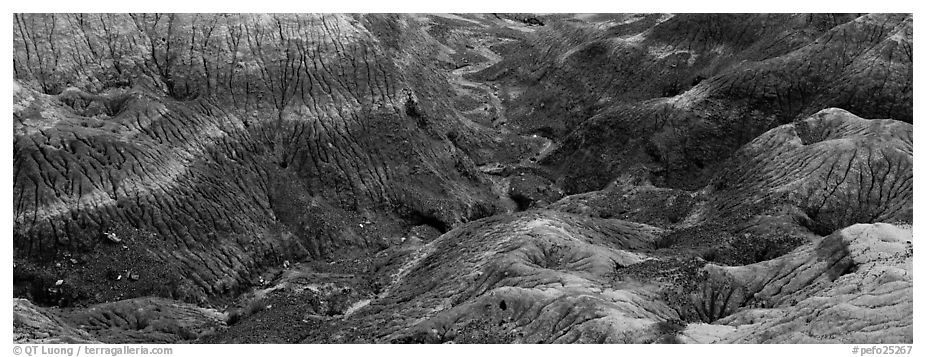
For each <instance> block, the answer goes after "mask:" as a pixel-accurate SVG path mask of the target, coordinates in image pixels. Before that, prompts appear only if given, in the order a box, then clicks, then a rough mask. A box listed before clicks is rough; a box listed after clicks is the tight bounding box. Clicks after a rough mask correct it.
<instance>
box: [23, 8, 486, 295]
mask: <svg viewBox="0 0 926 357" xmlns="http://www.w3.org/2000/svg"><path fill="white" fill-rule="evenodd" d="M42 21H45V22H48V21H54V22H55V23H56V24H57V25H58V27H57V30H48V29H45V30H46V31H49V32H47V33H45V35H48V36H51V38H52V39H54V40H55V43H57V44H59V45H60V46H57V47H56V46H51V47H50V48H46V47H41V46H48V44H40V40H39V39H37V37H36V36H37V35H36V33H35V32H34V31H39V30H42V28H41V27H38V28H36V27H31V28H30V24H31V25H32V26H38V25H36V23H42ZM17 23H18V24H21V25H22V26H23V27H22V28H19V27H18V28H17V29H18V30H17V31H15V34H16V37H17V41H16V45H17V46H15V48H14V49H15V50H16V51H15V54H16V59H17V76H18V78H20V83H21V85H22V86H21V87H20V89H19V90H17V92H16V93H14V103H16V108H15V109H14V132H15V133H16V137H15V139H14V202H15V203H14V208H15V209H14V211H15V215H16V216H15V217H16V218H15V226H14V241H13V245H14V250H15V252H16V259H17V262H19V265H18V268H17V269H16V272H17V274H16V275H17V277H22V279H17V281H22V282H23V286H24V287H25V288H26V290H29V291H31V292H30V294H31V295H32V296H33V298H36V299H40V300H43V301H46V302H52V303H61V302H67V301H70V300H85V299H90V300H91V301H108V300H111V299H113V298H118V297H131V296H143V295H148V294H155V293H156V294H158V295H165V296H175V297H178V298H183V299H194V300H202V299H205V298H206V297H209V296H215V295H222V294H226V293H229V292H234V291H235V290H236V289H238V288H239V287H242V286H247V285H250V284H251V283H252V281H253V279H256V274H257V273H259V272H260V270H261V269H262V268H263V267H267V266H269V265H277V264H281V263H282V262H283V261H284V260H286V259H300V258H302V257H316V258H319V257H329V256H333V255H337V254H344V253H350V254H355V253H357V252H362V251H363V249H366V248H370V249H374V250H375V249H381V248H384V247H386V246H388V245H389V242H388V241H387V240H384V238H388V237H390V236H391V237H395V238H396V239H397V238H398V236H400V235H402V234H404V233H405V232H406V231H407V230H408V229H409V228H410V227H412V226H415V225H430V226H433V227H435V228H436V229H438V230H441V231H445V230H447V229H449V228H451V227H453V226H455V225H457V224H459V223H461V222H464V221H466V220H469V219H473V218H478V217H482V216H486V215H488V214H491V213H492V212H493V211H494V209H495V208H494V203H493V202H492V195H491V193H490V189H491V187H490V186H489V183H488V182H487V181H485V180H484V179H482V178H480V177H478V176H477V175H476V169H475V167H474V165H473V163H472V161H471V160H470V159H469V158H468V156H467V155H465V154H463V153H462V152H461V151H460V150H459V149H458V148H457V147H456V146H454V145H453V143H451V142H450V141H449V140H448V139H447V137H446V135H445V133H446V132H447V131H449V130H451V129H452V128H454V127H456V126H460V125H461V124H460V122H459V121H458V120H457V119H456V115H455V114H454V112H453V111H452V110H451V108H448V107H446V106H445V105H443V104H442V103H447V102H449V100H448V99H445V97H443V96H442V93H440V92H435V91H436V90H437V89H436V88H440V87H441V85H440V84H439V82H440V81H441V80H443V77H442V76H440V75H439V74H438V72H436V71H435V70H434V69H432V68H430V67H428V66H427V65H426V64H424V63H423V61H421V60H417V61H412V62H409V59H410V58H414V56H411V55H410V53H413V52H414V51H421V52H423V53H428V51H430V48H429V47H428V44H427V43H419V44H417V45H416V46H410V47H403V46H405V45H407V44H409V43H412V44H414V41H413V40H414V38H415V36H421V35H415V34H416V33H419V32H420V29H418V28H417V27H416V26H417V23H416V22H414V21H408V20H407V19H406V18H405V17H402V16H354V15H325V16H313V15H273V16H270V15H235V16H221V15H209V16H201V15H154V16H151V15H138V16H136V15H132V16H130V15H112V16H109V15H105V16H100V17H99V18H86V17H84V16H82V15H39V14H37V15H17ZM30 30H31V31H33V32H30ZM72 36H77V38H78V39H80V40H83V41H78V42H76V43H74V44H71V43H70V42H69V41H68V39H69V38H71V37H72ZM405 41H408V43H406V42H405ZM53 44H54V43H53ZM130 44H138V45H139V47H137V48H126V47H125V46H130ZM142 44H144V45H145V46H143V45H142ZM180 44H184V45H182V46H181V45H180ZM147 45H150V46H147ZM107 46H121V47H120V48H122V49H123V50H124V51H126V52H128V53H131V54H132V56H129V57H125V58H122V57H120V56H119V53H116V54H113V55H112V56H113V57H112V58H109V57H107V56H105V55H102V54H101V56H102V58H101V59H102V60H101V61H98V62H85V61H89V59H87V58H84V57H82V56H83V55H84V54H85V52H96V51H101V50H102V49H105V48H107ZM33 52H40V53H39V54H38V55H36V53H33ZM41 58H46V59H47V58H55V60H56V61H58V62H59V63H58V66H57V67H56V68H55V69H53V71H54V73H55V76H56V77H55V80H54V81H52V79H49V78H47V76H45V74H44V73H42V72H39V70H41V69H43V68H45V67H42V65H40V64H39V63H35V62H37V61H40V60H41ZM129 60H134V61H135V62H132V63H127V62H126V61H129ZM120 61H121V62H120ZM43 63H44V62H43ZM32 64H34V66H29V65H32ZM45 69H48V68H45ZM49 70H52V69H49ZM88 71H89V73H90V74H91V77H90V78H91V82H87V83H77V82H76V80H78V79H81V78H83V77H82V75H84V74H86V73H88ZM113 76H121V77H117V79H112V80H110V81H108V82H107V80H108V79H111V77H113ZM61 77H65V78H61ZM68 78H71V79H73V80H74V82H70V80H69V79H68ZM123 80H124V81H128V84H130V86H127V85H125V84H121V83H122V82H121V81H123ZM46 82H48V83H58V84H60V83H61V82H69V83H71V84H72V85H76V86H77V87H67V88H64V89H62V90H60V92H59V91H57V90H56V88H54V86H51V85H50V84H48V83H46ZM445 86H446V84H445ZM33 88H41V89H42V90H44V91H46V92H48V93H41V92H38V91H36V90H34V89H33ZM123 245H124V246H125V249H122V246H123ZM357 249H360V250H357ZM72 259H73V260H72ZM101 259H102V260H101ZM138 262H148V263H149V264H151V265H153V266H159V267H163V268H160V269H155V270H151V271H145V270H141V271H138V272H137V273H138V274H141V275H142V276H141V279H140V281H142V282H145V284H148V285H150V286H145V287H141V288H139V286H141V285H144V284H143V283H141V282H139V283H135V284H130V285H133V286H132V287H129V286H125V284H123V283H122V282H121V281H120V282H117V281H114V280H113V279H106V278H105V276H104V275H105V274H104V273H106V272H107V269H108V270H112V271H114V272H113V273H112V274H113V277H115V276H116V275H118V274H119V273H123V274H125V273H126V272H125V271H124V270H123V271H119V270H120V269H129V266H131V265H134V264H137V263H138ZM56 264H57V265H56ZM62 264H63V265H65V267H63V268H62V267H61V265H62ZM123 267H124V268H123ZM125 275H126V276H128V274H125ZM59 279H63V280H65V281H66V284H65V286H64V287H62V288H61V289H59V291H58V292H56V293H52V294H49V293H48V288H49V287H50V286H49V285H48V283H49V282H54V281H57V280H59ZM109 285H115V286H116V287H118V288H119V289H118V290H117V291H115V292H112V291H107V290H110V289H108V288H109ZM95 286H103V287H106V289H100V290H103V294H104V295H106V296H97V295H98V294H99V292H97V291H93V290H95V288H94V287H95ZM84 288H89V289H88V290H90V291H81V289H84Z"/></svg>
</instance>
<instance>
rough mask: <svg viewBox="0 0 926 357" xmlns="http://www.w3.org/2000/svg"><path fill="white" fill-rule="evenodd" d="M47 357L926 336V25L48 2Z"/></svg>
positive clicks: (37, 54) (42, 21) (34, 263)
mask: <svg viewBox="0 0 926 357" xmlns="http://www.w3.org/2000/svg"><path fill="white" fill-rule="evenodd" d="M13 20H14V21H13V25H14V28H13V37H14V48H13V54H14V55H13V60H14V63H13V65H14V66H13V67H14V78H15V82H14V85H13V86H14V92H13V132H14V139H13V158H14V160H13V208H14V210H13V211H14V217H13V220H14V225H13V234H12V237H13V242H12V244H13V254H14V256H13V259H14V267H13V283H14V296H13V314H14V321H13V326H14V336H13V338H14V342H19V343H95V342H102V343H912V340H913V334H912V329H913V327H912V311H913V297H912V286H913V275H912V268H911V262H912V251H913V247H912V240H913V237H912V231H911V224H912V218H913V210H912V194H913V173H912V163H913V162H912V159H913V138H912V134H913V127H912V121H913V104H912V102H913V100H912V93H913V92H912V85H913V77H912V73H913V66H912V60H913V43H912V36H913V20H912V15H908V14H838V15H828V14H679V15H669V14H546V15H540V14H457V15H451V14H375V15H360V14H325V15H310V14H297V15H285V14H274V15H261V14H221V15H220V14H195V15H190V14H183V15H179V14H16V15H15V16H14V19H13Z"/></svg>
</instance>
